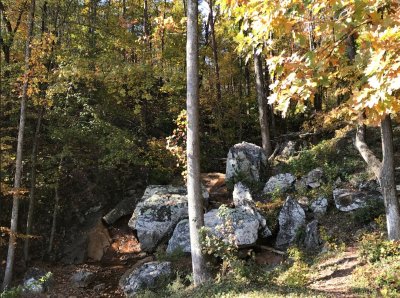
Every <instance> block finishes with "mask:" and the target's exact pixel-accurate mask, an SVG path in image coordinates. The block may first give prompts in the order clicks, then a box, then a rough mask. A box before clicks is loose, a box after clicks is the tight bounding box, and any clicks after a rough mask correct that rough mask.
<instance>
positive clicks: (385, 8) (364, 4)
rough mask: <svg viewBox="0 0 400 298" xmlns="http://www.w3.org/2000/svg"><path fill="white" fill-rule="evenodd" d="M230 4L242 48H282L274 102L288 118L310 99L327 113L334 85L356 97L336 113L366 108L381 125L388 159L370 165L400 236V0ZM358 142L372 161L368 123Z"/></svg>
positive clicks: (393, 234)
mask: <svg viewBox="0 0 400 298" xmlns="http://www.w3.org/2000/svg"><path fill="white" fill-rule="evenodd" d="M222 3H223V4H224V5H225V6H224V7H225V8H227V9H229V10H230V11H231V12H232V14H233V15H234V16H235V17H236V20H237V22H238V23H240V24H241V27H242V29H241V31H240V32H239V34H238V35H237V38H236V40H237V42H238V43H239V47H238V48H239V50H242V51H245V52H248V53H249V52H250V51H251V49H252V48H253V47H254V46H257V45H258V44H260V43H261V44H264V45H265V47H266V52H268V53H273V52H274V53H273V54H270V55H269V57H268V65H269V70H270V72H271V77H273V78H274V80H273V81H272V83H271V85H270V87H271V91H272V94H271V95H270V96H269V103H270V104H276V105H277V106H276V108H277V109H278V110H281V111H283V115H284V116H285V115H286V114H287V112H288V111H293V110H295V112H304V111H305V109H306V107H307V105H306V102H307V101H309V102H315V100H317V105H316V108H317V110H319V109H320V108H321V102H320V100H321V88H325V87H330V88H332V87H334V88H336V90H334V92H333V93H334V94H337V95H339V96H343V95H345V98H347V99H348V100H347V101H345V102H341V106H340V108H339V109H337V110H334V111H333V112H334V113H342V114H344V113H347V114H349V113H350V114H351V115H352V117H353V120H354V122H356V123H357V119H358V114H359V113H363V114H365V118H366V119H365V121H364V122H363V124H369V125H373V126H380V127H381V136H382V148H383V152H384V154H383V163H382V164H380V161H379V160H378V159H377V158H376V157H375V161H376V162H373V163H370V162H368V164H369V165H370V166H371V167H372V168H373V169H374V173H375V175H376V177H377V179H378V180H379V182H380V183H381V186H382V190H383V196H384V200H385V205H386V215H387V228H388V237H389V239H392V240H394V239H399V238H400V209H399V203H398V200H397V198H396V193H395V185H394V176H393V175H394V171H393V160H394V159H393V148H392V147H393V144H392V140H391V139H392V132H391V120H390V115H393V114H397V113H399V112H400V100H399V96H400V58H399V54H400V50H399V49H400V20H399V18H398V17H397V16H398V14H399V12H400V5H399V4H398V3H397V2H394V1H389V2H388V1H367V0H365V1H352V0H346V1H312V2H308V1H307V2H306V1H297V0H292V1H285V2H283V3H281V5H276V3H275V2H273V1H261V0H250V1H230V0H225V1H223V2H222ZM249 24H251V26H249ZM310 24H312V25H313V24H315V26H312V28H310ZM249 28H250V31H251V34H248V33H249V32H248V31H249ZM271 34H273V36H274V40H273V41H271V40H270V35H271ZM349 41H350V42H351V41H352V42H353V43H354V44H357V45H358V49H357V53H356V50H355V48H354V47H346V45H345V43H346V42H349ZM316 43H318V47H315V46H314V45H315V44H316ZM349 59H350V60H352V59H354V63H349ZM341 98H343V97H341ZM356 145H357V147H358V148H359V150H360V152H361V153H362V156H363V158H364V159H365V160H371V158H370V157H371V156H372V155H371V154H372V152H371V151H370V150H367V149H368V147H367V146H366V143H365V141H364V140H363V138H362V128H360V129H359V130H358V132H357V140H356ZM369 153H371V154H369ZM367 156H368V158H366V157H367Z"/></svg>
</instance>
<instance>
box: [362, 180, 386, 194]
mask: <svg viewBox="0 0 400 298" xmlns="http://www.w3.org/2000/svg"><path fill="white" fill-rule="evenodd" d="M358 190H360V191H377V192H381V191H382V189H381V186H380V185H379V183H378V181H376V180H375V179H372V180H367V181H362V182H361V183H360V184H359V185H358Z"/></svg>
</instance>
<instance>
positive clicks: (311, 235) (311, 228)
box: [304, 220, 322, 251]
mask: <svg viewBox="0 0 400 298" xmlns="http://www.w3.org/2000/svg"><path fill="white" fill-rule="evenodd" d="M321 245H322V240H321V237H320V234H319V228H318V220H313V221H312V222H310V223H309V224H308V225H307V227H306V235H305V239H304V246H305V248H306V250H308V251H317V250H319V249H320V248H321Z"/></svg>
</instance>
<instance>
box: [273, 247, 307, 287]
mask: <svg viewBox="0 0 400 298" xmlns="http://www.w3.org/2000/svg"><path fill="white" fill-rule="evenodd" d="M288 256H289V260H290V262H291V265H290V266H289V267H286V268H287V269H286V270H283V271H282V272H280V274H279V276H278V277H277V282H278V284H281V285H285V286H289V287H301V286H305V285H306V284H307V283H308V282H309V274H310V267H309V265H308V264H307V263H306V262H305V261H304V259H303V258H304V256H303V253H302V252H301V251H300V250H299V249H298V248H294V247H293V248H289V249H288Z"/></svg>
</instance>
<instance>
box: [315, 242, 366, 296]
mask: <svg viewBox="0 0 400 298" xmlns="http://www.w3.org/2000/svg"><path fill="white" fill-rule="evenodd" d="M359 265H360V261H359V259H358V254H357V249H356V248H355V247H348V248H347V249H346V250H345V251H344V252H343V253H339V254H338V255H335V256H332V257H331V258H328V259H327V260H325V261H324V262H322V263H321V264H320V265H318V267H317V268H316V269H317V270H316V272H315V273H316V275H315V276H314V277H313V281H312V283H311V284H310V285H309V287H310V289H313V290H317V291H319V292H322V293H326V295H327V296H328V297H359V296H358V295H356V294H354V293H352V292H351V280H352V277H351V275H352V272H353V270H354V269H355V268H356V267H357V266H359Z"/></svg>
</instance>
